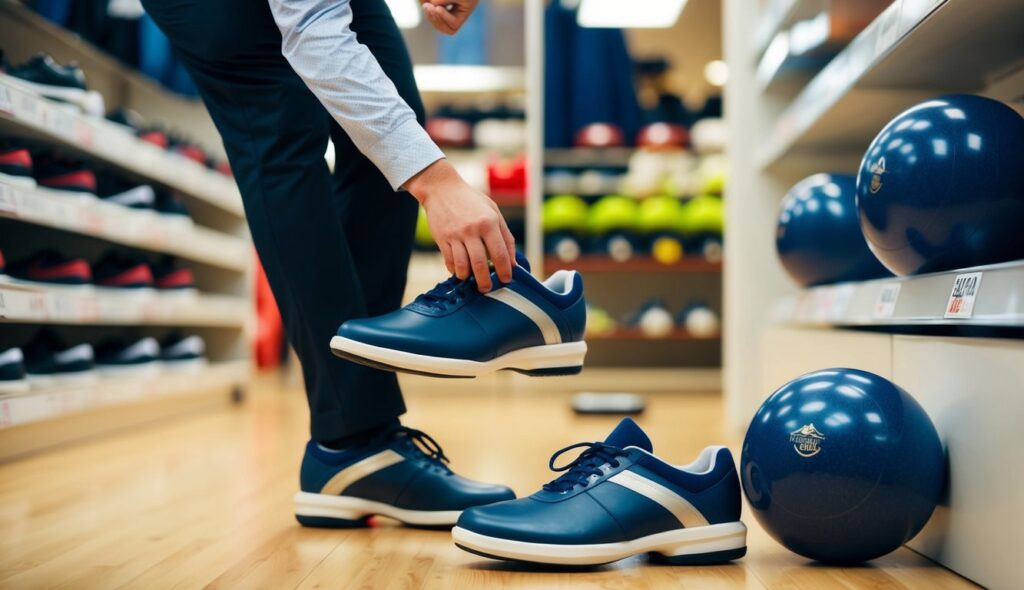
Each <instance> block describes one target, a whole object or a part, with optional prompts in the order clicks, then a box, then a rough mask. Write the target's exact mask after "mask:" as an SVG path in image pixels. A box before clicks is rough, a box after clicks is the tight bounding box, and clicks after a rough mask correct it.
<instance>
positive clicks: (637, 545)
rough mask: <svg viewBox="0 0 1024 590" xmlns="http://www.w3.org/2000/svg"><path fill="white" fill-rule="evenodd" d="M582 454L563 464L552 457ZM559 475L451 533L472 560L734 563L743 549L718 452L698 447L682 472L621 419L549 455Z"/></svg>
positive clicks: (735, 485)
mask: <svg viewBox="0 0 1024 590" xmlns="http://www.w3.org/2000/svg"><path fill="white" fill-rule="evenodd" d="M577 448H583V449H585V450H584V451H583V453H581V454H580V455H579V456H578V457H577V458H576V459H575V460H574V461H572V462H571V463H569V464H568V465H566V466H564V467H557V468H556V467H555V461H556V460H557V459H558V456H559V455H561V454H562V453H564V452H566V451H569V450H572V449H577ZM549 465H550V466H551V468H552V470H554V471H564V472H565V473H563V474H562V475H561V476H560V477H559V478H557V479H555V480H554V481H552V482H551V483H548V484H546V485H545V486H544V488H543V489H542V490H541V491H539V492H537V493H535V494H533V495H532V496H529V497H527V498H522V499H520V500H512V501H508V502H501V503H498V504H493V505H490V506H482V507H479V508H473V509H470V510H467V511H465V512H463V513H462V516H461V517H460V518H459V522H458V524H457V526H456V527H455V528H454V529H453V530H452V536H453V537H454V540H455V544H456V545H458V546H459V547H461V548H462V549H465V550H466V551H469V552H470V553H475V554H477V555H482V556H485V557H492V558H495V559H506V560H514V561H526V562H532V563H545V564H558V565H599V564H603V563H610V562H613V561H617V560H619V559H623V558H625V557H630V556H632V555H637V554H641V553H648V554H650V555H651V558H652V560H654V561H659V562H663V563H670V564H676V565H684V564H712V563H722V562H726V561H730V560H733V559H738V558H740V557H742V556H743V555H744V554H746V551H747V527H746V526H745V525H744V524H743V523H742V522H740V483H739V478H738V477H737V476H736V467H735V465H734V463H733V458H732V455H731V454H730V453H729V450H728V449H726V448H725V447H708V448H706V449H704V450H703V451H702V452H701V454H700V455H699V456H698V457H697V460H696V461H694V462H693V463H690V464H689V465H684V466H674V465H669V464H668V463H665V462H664V461H662V460H661V459H659V458H657V457H655V456H654V455H653V454H652V453H651V442H650V440H649V439H648V438H647V435H646V434H644V432H643V431H642V430H640V427H639V426H637V425H636V423H635V422H633V420H631V419H629V418H625V419H624V420H623V421H622V422H620V423H619V425H618V427H616V429H615V430H614V431H613V432H612V433H611V435H610V436H609V437H608V439H607V440H605V441H604V442H603V443H598V442H595V443H579V444H575V445H572V446H569V447H566V448H564V449H562V450H560V451H558V452H557V453H555V454H554V456H552V457H551V462H550V464H549Z"/></svg>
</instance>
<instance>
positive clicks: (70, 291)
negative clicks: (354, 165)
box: [0, 2, 255, 458]
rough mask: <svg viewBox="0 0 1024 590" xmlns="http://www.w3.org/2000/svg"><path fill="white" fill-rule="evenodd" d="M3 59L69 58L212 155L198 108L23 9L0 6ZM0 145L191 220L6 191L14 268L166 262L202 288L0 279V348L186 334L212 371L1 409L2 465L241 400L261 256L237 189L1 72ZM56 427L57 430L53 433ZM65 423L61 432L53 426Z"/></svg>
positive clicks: (129, 104)
mask: <svg viewBox="0 0 1024 590" xmlns="http://www.w3.org/2000/svg"><path fill="white" fill-rule="evenodd" d="M0 36H2V37H3V39H4V48H3V49H4V50H5V53H6V57H7V59H8V60H10V61H13V62H16V61H17V60H22V59H26V58H27V57H28V56H30V55H32V54H34V53H36V52H38V51H46V52H48V53H51V54H52V55H53V56H54V57H55V58H56V59H57V60H58V61H60V62H68V61H71V60H75V61H77V62H79V63H80V64H81V65H82V67H83V69H84V70H85V73H86V77H87V80H88V83H89V86H90V88H92V89H94V90H98V91H100V92H101V93H102V94H103V95H104V98H105V100H106V103H107V104H106V106H107V109H108V110H114V109H116V108H119V107H126V108H132V109H135V110H138V111H140V112H141V113H142V114H143V116H144V117H145V118H146V119H148V120H151V121H155V122H158V123H160V124H162V125H165V126H167V127H169V128H172V129H174V130H176V131H178V132H182V133H185V134H188V135H189V136H191V137H197V138H201V139H202V140H204V141H205V142H206V143H207V144H209V145H208V147H212V151H213V152H214V153H217V154H219V150H220V145H219V139H217V137H216V135H215V133H214V132H213V127H212V124H211V123H210V120H209V116H208V115H207V113H206V111H205V109H204V108H203V106H202V104H201V103H199V102H198V101H195V100H190V99H185V98H182V97H179V96H176V95H172V94H171V93H170V92H168V91H166V90H164V89H162V88H161V87H159V86H158V85H157V84H155V83H154V82H152V81H150V80H148V79H145V78H144V77H143V76H142V75H141V74H139V73H138V72H135V71H133V70H130V69H127V68H126V67H125V66H123V65H122V64H120V63H119V62H117V61H116V60H115V59H113V58H111V57H109V56H107V55H105V54H104V53H103V52H102V51H100V50H99V49H97V48H95V47H93V46H92V45H90V44H89V43H87V42H85V41H83V40H82V39H80V38H79V37H78V36H76V35H74V34H72V33H69V32H67V31H65V30H63V29H61V28H59V27H57V26H55V25H53V24H52V23H50V22H48V21H46V20H45V19H43V18H42V17H40V16H38V15H36V14H35V13H33V12H32V11H31V10H30V9H29V8H28V7H26V6H24V5H21V4H19V3H12V2H2V3H0ZM0 136H2V137H5V138H18V139H25V140H29V141H30V142H32V144H33V145H35V146H51V147H54V148H56V149H58V150H60V151H63V152H66V153H69V154H72V155H75V156H77V157H80V158H82V159H83V160H85V161H86V162H87V163H88V164H89V165H90V166H94V167H95V168H97V169H100V170H101V171H106V172H109V173H112V174H117V175H120V176H122V177H123V178H124V179H125V180H129V181H133V182H137V183H139V184H150V185H153V186H154V188H156V189H157V190H169V191H173V192H174V193H175V194H177V195H179V196H180V197H181V198H182V199H183V200H184V202H185V204H186V206H187V207H188V209H189V210H190V212H191V214H192V215H191V217H190V218H186V217H184V216H183V215H165V214H160V213H157V212H155V211H152V210H147V211H140V210H134V209H129V208H125V207H121V206H119V205H115V204H112V203H109V202H106V201H104V200H102V199H99V198H97V197H96V196H94V195H83V194H81V193H69V192H66V191H58V190H52V189H48V188H43V187H31V186H27V185H23V184H21V183H12V182H6V181H0V227H3V228H4V229H5V230H7V231H4V236H3V237H4V238H6V239H5V240H3V241H2V242H0V247H2V248H4V254H5V255H6V256H7V259H8V262H9V263H10V262H11V261H12V259H14V258H16V257H26V256H28V255H30V254H31V253H32V252H34V251H38V250H43V249H50V248H56V249H57V250H59V251H64V252H69V253H73V254H74V255H75V256H81V257H86V258H93V257H94V256H95V255H96V254H97V253H99V252H101V251H102V250H106V249H110V248H118V249H127V250H141V251H144V252H149V253H153V254H167V255H172V256H175V257H176V258H177V264H179V265H180V266H181V267H184V268H188V269H190V270H191V271H192V272H193V274H194V276H195V279H196V282H197V285H198V287H199V290H194V289H190V290H184V291H158V290H154V289H142V290H134V289H113V288H102V287H95V286H91V285H89V286H84V287H66V286H60V285H50V284H45V283H37V282H29V281H22V280H16V279H13V278H11V277H8V276H3V275H0V337H2V338H3V344H5V345H19V343H23V342H24V341H25V340H27V339H28V338H29V337H30V336H31V334H32V332H33V330H34V329H35V328H36V327H38V326H49V327H52V328H55V329H57V330H58V331H59V332H63V333H65V334H67V335H69V336H71V337H73V338H76V339H77V338H79V337H80V338H86V339H88V340H92V341H95V339H96V338H100V337H103V336H118V335H121V334H123V333H125V332H127V333H140V332H141V333H148V334H156V335H158V334H160V333H165V332H166V331H167V329H169V328H171V329H180V330H182V331H185V332H188V333H197V334H199V335H201V336H202V337H203V338H204V340H206V342H207V347H206V348H207V355H208V357H209V358H208V364H207V366H205V367H203V368H199V369H198V370H196V371H194V372H190V373H187V374H185V373H178V372H174V371H170V370H165V371H163V372H162V373H161V374H160V376H159V377H156V378H147V379H138V378H135V379H132V378H127V377H125V378H112V377H105V378H100V379H98V380H96V381H94V382H92V383H89V384H72V383H63V382H61V381H59V380H57V381H55V383H56V384H55V385H52V386H48V387H38V386H37V385H36V382H34V381H30V383H31V384H32V386H31V388H30V390H29V391H28V392H27V393H25V394H19V395H16V396H7V397H2V398H0V440H2V441H3V443H4V448H3V450H2V451H0V458H6V457H10V456H13V455H15V454H20V453H24V452H31V451H32V450H35V449H38V448H42V447H45V446H48V445H53V444H60V443H61V442H66V441H70V440H74V439H75V438H76V437H81V436H86V435H89V434H95V433H99V432H103V431H105V430H108V429H112V428H118V427H123V426H128V425H132V424H138V423H141V422H143V421H145V420H152V419H154V418H155V417H157V416H162V415H167V414H168V413H172V412H174V411H179V410H180V411H186V409H187V408H195V407H198V406H199V405H207V404H209V403H211V401H212V400H217V399H227V395H226V394H227V393H228V392H231V393H232V394H233V395H234V396H235V397H236V398H237V397H239V396H240V395H241V392H242V391H244V387H245V385H246V384H247V382H248V380H249V370H250V355H251V353H250V348H249V337H248V334H249V332H250V326H251V323H252V321H253V295H252V290H251V285H252V282H251V277H252V266H253V261H254V260H255V257H254V255H253V252H252V245H251V239H250V237H249V234H248V231H247V229H246V227H245V220H244V211H243V208H242V202H241V198H240V195H239V192H238V189H237V187H236V185H235V182H234V180H233V179H232V178H230V177H228V176H225V175H224V174H221V173H220V172H217V171H215V170H212V169H210V168H207V167H206V166H204V165H202V164H200V163H198V162H195V161H193V160H191V159H188V158H186V157H184V156H182V155H179V154H177V153H174V152H171V151H168V150H165V149H162V148H160V147H158V146H156V145H153V144H151V143H148V142H146V141H143V140H141V139H140V138H139V137H137V136H136V134H135V132H134V130H132V129H130V128H128V127H124V126H121V125H119V124H116V123H113V122H111V121H108V120H106V119H103V118H99V117H94V116H90V115H85V114H83V113H81V112H79V111H78V110H76V109H75V108H73V107H71V106H69V105H67V104H62V103H58V102H54V101H51V100H48V99H46V98H44V97H42V96H39V95H37V94H35V93H34V92H32V91H30V90H27V89H25V87H23V86H21V85H19V84H18V83H17V82H16V81H13V80H12V79H11V78H10V77H8V76H6V75H3V74H0ZM51 424H52V426H51ZM58 424H59V425H60V426H59V427H58V426H57V425H58Z"/></svg>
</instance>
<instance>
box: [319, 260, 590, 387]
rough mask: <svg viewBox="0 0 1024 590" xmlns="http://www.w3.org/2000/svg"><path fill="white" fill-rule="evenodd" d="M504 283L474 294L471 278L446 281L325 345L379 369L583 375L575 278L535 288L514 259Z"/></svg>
mask: <svg viewBox="0 0 1024 590" xmlns="http://www.w3.org/2000/svg"><path fill="white" fill-rule="evenodd" d="M516 261H517V262H518V264H519V265H518V266H516V267H514V268H513V269H512V281H511V282H510V283H508V284H504V285H503V284H501V282H500V281H498V278H497V275H496V274H492V275H491V280H492V281H493V284H494V285H496V287H495V288H494V289H493V290H491V292H489V293H480V292H479V291H478V290H477V286H476V281H475V279H473V278H470V279H468V280H465V281H462V280H459V279H457V278H455V277H452V278H450V279H448V280H447V281H444V282H442V283H440V284H438V285H437V286H436V287H434V288H433V289H431V290H430V291H428V292H426V293H424V294H422V295H420V296H419V297H417V298H416V300H415V301H413V302H412V303H410V304H409V305H407V306H405V307H403V308H402V309H400V310H398V311H394V312H392V313H389V314H386V315H382V316H377V317H373V318H365V319H355V320H349V321H347V322H345V323H344V324H342V325H341V327H340V328H338V334H337V335H336V336H335V337H334V338H332V339H331V350H333V351H334V354H336V355H337V356H340V357H342V358H345V359H348V360H351V361H354V362H357V363H360V364H364V365H369V366H371V367H376V368H379V369H385V370H391V371H401V372H407V373H417V374H422V375H433V376H437V377H476V376H478V375H482V374H485V373H490V372H492V371H498V370H502V369H507V370H512V371H518V372H520V373H525V374H528V375H570V374H575V373H579V372H580V371H581V370H582V369H583V357H584V356H585V355H586V353H587V344H586V343H585V342H584V341H583V331H584V328H585V324H586V317H587V312H586V302H585V301H584V299H583V279H582V278H581V277H580V276H579V275H578V274H577V273H576V272H575V271H569V270H560V271H558V272H556V273H555V274H553V275H551V277H550V278H548V279H547V280H546V281H544V282H543V283H542V282H540V281H538V280H537V279H536V278H534V277H533V275H531V274H530V264H529V262H528V261H527V260H526V258H525V257H524V256H522V255H521V254H518V255H517V256H516Z"/></svg>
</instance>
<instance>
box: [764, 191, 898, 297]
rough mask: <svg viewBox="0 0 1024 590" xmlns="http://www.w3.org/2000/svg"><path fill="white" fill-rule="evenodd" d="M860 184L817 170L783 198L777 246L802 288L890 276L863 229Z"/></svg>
mask: <svg viewBox="0 0 1024 590" xmlns="http://www.w3.org/2000/svg"><path fill="white" fill-rule="evenodd" d="M856 185H857V182H856V180H855V178H854V177H853V176H851V175H849V174H815V175H813V176H808V177H807V178H805V179H803V180H801V181H800V182H798V183H796V185H794V186H793V188H791V189H789V192H788V193H786V196H785V197H784V198H783V200H782V210H781V211H780V212H779V224H778V226H777V228H776V232H775V248H776V250H777V251H778V253H779V260H780V261H781V262H782V266H783V267H784V268H785V269H786V272H788V273H789V275H790V276H791V277H793V280H795V281H796V282H797V283H799V284H800V285H801V286H804V287H809V286H812V285H826V284H831V283H841V282H844V281H863V280H867V279H877V278H881V277H887V276H891V275H890V273H889V271H887V270H886V269H885V267H884V266H882V264H881V263H880V262H878V259H877V258H875V255H874V254H872V253H871V250H870V249H869V248H868V245H867V242H865V241H864V235H863V234H862V233H861V231H860V217H859V215H858V213H857V202H856V195H857V186H856Z"/></svg>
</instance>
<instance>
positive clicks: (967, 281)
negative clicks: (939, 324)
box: [943, 272, 981, 318]
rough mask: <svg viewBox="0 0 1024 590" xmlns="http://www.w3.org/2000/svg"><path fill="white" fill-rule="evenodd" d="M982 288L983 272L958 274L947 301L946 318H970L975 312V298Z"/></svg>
mask: <svg viewBox="0 0 1024 590" xmlns="http://www.w3.org/2000/svg"><path fill="white" fill-rule="evenodd" d="M980 288H981V273H980V272H968V273H964V274H962V275H956V279H954V280H953V291H952V292H951V293H950V294H949V301H947V302H946V313H945V315H944V316H943V317H946V318H969V317H971V314H973V313H974V299H975V298H976V297H977V296H978V290H979V289H980Z"/></svg>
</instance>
